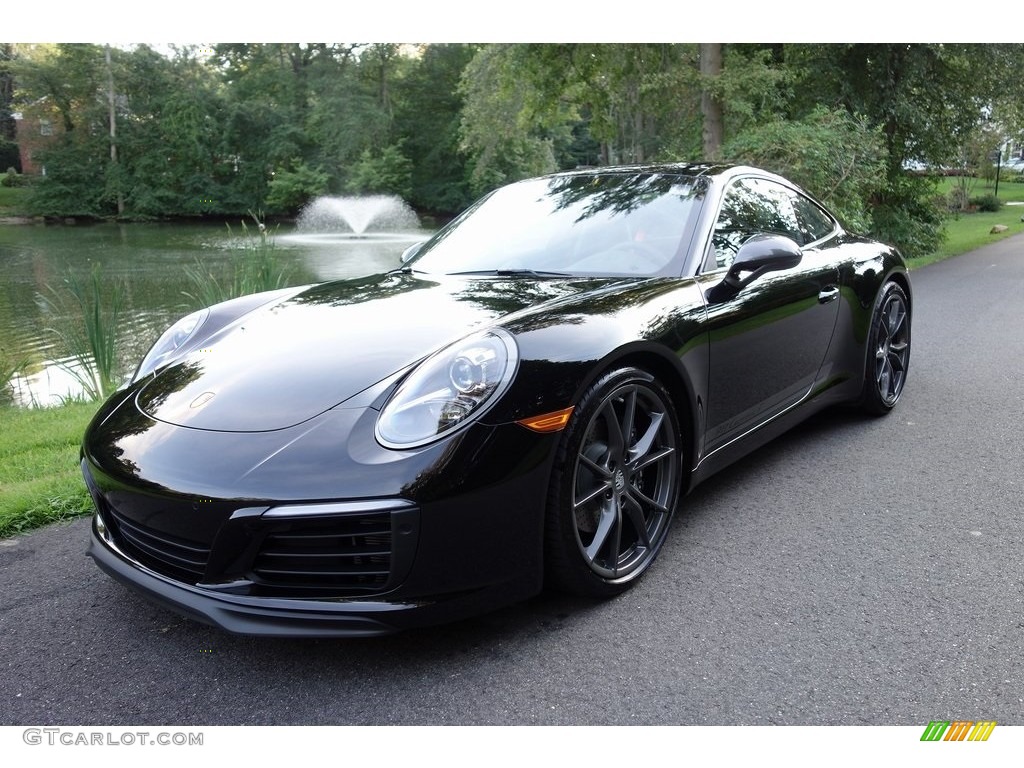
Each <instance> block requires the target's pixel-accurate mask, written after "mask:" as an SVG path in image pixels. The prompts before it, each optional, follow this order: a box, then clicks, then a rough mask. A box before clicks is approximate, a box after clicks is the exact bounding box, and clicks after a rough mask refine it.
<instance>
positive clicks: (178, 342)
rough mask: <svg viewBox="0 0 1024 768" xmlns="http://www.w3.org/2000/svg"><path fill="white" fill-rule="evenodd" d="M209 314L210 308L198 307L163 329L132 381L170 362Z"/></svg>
mask: <svg viewBox="0 0 1024 768" xmlns="http://www.w3.org/2000/svg"><path fill="white" fill-rule="evenodd" d="M209 314H210V310H208V309H200V310H199V311H198V312H193V313H192V314H191V315H185V317H183V318H181V319H180V320H179V321H178V322H176V323H175V324H174V325H172V326H171V327H170V328H168V329H167V330H166V331H164V332H163V334H162V335H161V336H160V338H159V339H157V340H156V343H155V344H154V345H153V346H152V347H150V349H149V352H147V353H146V356H145V357H144V358H143V359H142V362H141V363H139V368H138V370H136V371H135V376H133V377H132V381H133V382H134V381H138V380H139V379H141V378H142V377H143V376H147V375H148V374H150V373H152V372H153V371H155V370H156V369H157V368H159V367H160V366H162V365H164V364H165V363H168V362H170V361H171V360H172V359H173V358H174V355H175V353H176V352H177V351H178V350H179V349H180V348H181V347H182V346H184V345H185V343H186V342H187V341H188V340H189V339H191V338H192V337H193V336H195V334H196V332H197V331H198V330H199V329H200V327H202V325H203V323H204V322H206V318H207V317H208V316H209Z"/></svg>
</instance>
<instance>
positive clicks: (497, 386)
mask: <svg viewBox="0 0 1024 768" xmlns="http://www.w3.org/2000/svg"><path fill="white" fill-rule="evenodd" d="M518 361H519V353H518V349H517V348H516V342H515V340H514V339H513V338H512V336H511V335H509V333H508V332H506V331H503V330H501V329H500V328H495V329H492V330H489V331H485V332H483V333H477V334H474V335H472V336H468V337H466V338H465V339H462V340H461V341H458V342H456V343H455V344H452V345H450V346H448V347H445V348H444V349H442V350H440V351H439V352H436V353H434V354H433V355H431V356H430V357H428V358H427V359H426V360H424V361H423V362H422V363H420V365H419V367H418V368H416V370H414V371H413V372H412V373H411V374H410V375H409V377H408V378H407V379H406V380H405V381H404V382H402V385H401V386H400V387H399V388H398V389H397V390H396V391H395V394H394V395H392V396H391V399H390V400H388V402H387V404H385V406H384V408H383V409H381V412H380V416H379V417H378V418H377V440H378V441H379V442H380V444H381V445H383V446H385V447H387V448H415V447H416V446H420V445H425V444H427V443H429V442H432V441H433V440H436V439H438V438H440V437H443V436H445V435H448V434H450V433H452V432H454V431H456V430H458V429H459V428H461V427H463V426H465V425H467V424H469V423H470V421H471V420H472V419H474V418H476V417H478V416H480V415H481V414H482V413H484V411H486V410H487V408H488V407H489V406H490V404H491V403H493V402H494V401H495V400H496V399H497V398H498V396H499V395H500V394H501V393H502V392H504V391H505V389H506V388H507V387H508V384H509V382H510V381H512V376H513V375H514V374H515V371H516V365H517V363H518Z"/></svg>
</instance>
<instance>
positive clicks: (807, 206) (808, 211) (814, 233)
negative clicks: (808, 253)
mask: <svg viewBox="0 0 1024 768" xmlns="http://www.w3.org/2000/svg"><path fill="white" fill-rule="evenodd" d="M793 207H794V208H795V209H796V215H797V219H798V220H799V222H800V231H801V233H803V242H801V241H800V240H797V242H798V243H800V245H805V244H806V243H813V242H815V241H817V240H821V239H823V238H826V237H828V236H829V235H831V234H832V233H833V232H835V231H836V223H835V221H834V220H833V219H832V217H831V216H829V215H828V214H827V213H825V211H823V210H822V209H821V208H819V207H818V206H817V205H815V204H814V203H813V202H811V201H810V200H808V199H807V198H806V197H804V196H803V195H800V194H797V193H796V192H794V193H793Z"/></svg>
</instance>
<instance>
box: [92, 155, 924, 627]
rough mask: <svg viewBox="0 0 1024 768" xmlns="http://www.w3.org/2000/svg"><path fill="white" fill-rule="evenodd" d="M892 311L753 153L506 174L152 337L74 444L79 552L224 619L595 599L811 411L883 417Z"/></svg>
mask: <svg viewBox="0 0 1024 768" xmlns="http://www.w3.org/2000/svg"><path fill="white" fill-rule="evenodd" d="M911 307H912V299H911V291H910V283H909V280H908V277H907V270H906V267H905V265H904V262H903V260H902V258H901V257H900V255H899V254H898V253H897V252H896V251H895V250H894V249H893V248H891V247H888V246H885V245H881V244H879V243H877V242H872V241H870V240H867V239H864V238H862V237H858V236H855V235H853V234H850V233H848V232H846V231H845V230H844V229H843V228H842V226H841V225H840V224H839V222H838V221H837V220H836V218H835V217H834V216H833V215H832V214H830V213H829V212H828V211H827V210H826V209H825V208H824V207H823V206H822V205H821V204H820V203H818V202H816V201H815V200H814V199H813V198H812V197H810V196H809V195H807V194H806V193H805V192H803V191H801V190H800V189H799V188H797V187H796V186H794V185H793V184H790V183H789V182H787V181H785V180H784V179H782V178H779V177H778V176H775V175H772V174H770V173H766V172H764V171H760V170H757V169H754V168H747V167H727V166H714V165H679V166H663V167H621V168H603V169H597V170H587V171H575V172H570V173H562V174H556V175H552V176H548V177H545V178H540V179H532V180H528V181H522V182H518V183H515V184H511V185H509V186H507V187H504V188H501V189H499V190H497V191H495V192H493V193H491V194H489V195H487V196H486V197H484V198H483V199H482V200H480V201H479V202H477V203H475V204H474V205H473V206H472V207H470V208H469V209H468V210H467V211H466V212H465V213H464V214H462V215H461V216H460V217H459V218H457V219H456V220H455V221H453V222H452V223H451V224H450V225H448V226H446V227H444V228H443V229H441V230H440V231H438V232H437V233H436V234H435V235H434V236H433V237H431V238H430V239H429V240H427V241H426V242H425V243H423V244H421V245H418V246H413V248H411V249H410V250H409V251H408V252H407V253H406V254H405V255H404V256H403V257H402V262H401V264H397V263H396V269H395V270H394V271H392V272H389V273H387V274H381V275H374V276H370V277H365V278H361V279H355V280H346V281H340V282H330V283H324V284H320V285H315V286H307V287H303V288H293V289H287V290H281V291H275V292H273V293H267V294H257V295H252V296H246V297H243V298H239V299H235V300H232V301H228V302H226V303H223V304H218V305H216V306H213V307H210V308H208V309H204V310H202V311H200V312H196V313H194V314H191V315H189V316H187V317H185V318H183V319H182V320H180V321H179V322H178V323H176V324H175V325H174V326H173V327H171V328H170V329H169V330H168V331H167V332H166V333H164V335H163V336H161V338H160V339H159V340H158V341H157V342H156V344H155V345H154V346H153V348H152V349H151V350H150V352H149V353H148V355H147V356H146V357H145V359H144V360H143V361H142V363H141V364H140V365H139V368H138V370H137V371H136V373H135V375H134V377H133V378H132V380H131V382H130V383H128V384H127V385H125V386H124V387H123V388H122V389H121V390H119V391H118V392H117V393H115V394H114V395H113V396H112V397H111V398H110V399H109V400H108V401H107V402H106V403H105V404H104V405H103V407H102V408H101V409H100V411H99V412H98V414H97V415H96V417H95V419H94V420H93V422H92V424H91V425H90V426H89V428H88V431H87V433H86V435H85V440H84V444H83V451H82V470H83V472H84V475H85V480H86V483H87V485H88V487H89V489H90V491H91V493H92V496H93V499H94V501H95V504H96V507H97V513H96V516H95V518H94V523H93V530H92V543H91V547H90V554H91V556H92V557H93V558H95V560H96V562H97V563H98V564H99V565H100V567H101V568H103V569H104V570H105V571H107V572H108V573H109V574H110V575H112V576H114V577H115V578H117V579H119V580H121V581H123V582H125V583H127V584H128V585H130V586H131V587H134V588H135V589H137V590H139V591H140V592H142V593H143V594H145V595H146V596H148V597H149V598H150V599H152V600H155V601H156V602H158V603H161V604H163V605H165V606H168V607H170V608H172V609H174V610H176V611H179V612H181V613H183V614H185V615H188V616H191V617H193V618H195V619H198V620H200V621H204V622H207V623H212V624H214V625H217V626H220V627H222V628H224V629H227V630H229V631H233V632H240V633H248V634H261V635H291V636H299V635H305V636H357V635H374V634H382V633H387V632H393V631H396V630H399V629H402V628H408V627H413V626H421V625H426V624H432V623H438V622H442V621H448V620H452V619H455V618H458V617H462V616H466V615H470V614H473V613H479V612H483V611H486V610H488V609H492V608H495V607H497V606H500V605H503V604H508V603H510V602H513V601H518V600H522V599H525V598H527V597H529V596H531V595H534V594H536V593H538V592H539V591H540V590H541V589H542V587H543V586H544V585H545V584H548V585H551V586H553V587H554V588H558V589H562V590H567V591H569V592H572V593H577V594H583V595H597V596H602V595H614V594H616V593H618V592H621V591H622V590H624V589H626V588H628V587H629V586H630V585H632V584H634V583H635V582H636V581H637V579H639V578H640V577H641V576H642V575H643V574H644V572H645V571H646V570H647V569H648V568H649V567H650V565H651V563H652V562H654V559H655V557H657V555H658V551H659V549H660V548H661V547H662V545H663V543H664V542H665V538H666V533H667V531H668V529H669V524H670V522H671V520H672V516H673V513H674V512H675V510H676V508H677V505H678V503H679V500H680V497H681V496H682V495H683V494H684V493H686V492H687V491H688V490H689V489H691V488H693V487H694V486H695V485H696V484H697V483H699V482H701V481H702V480H704V479H706V478H707V477H708V476H710V475H711V474H712V473H714V472H715V471H716V470H718V469H720V468H722V467H724V466H725V465H727V464H729V463H731V462H733V461H735V460H736V459H738V458H739V457H741V456H743V455H744V454H747V453H748V452H750V451H751V450H753V449H754V448H756V447H758V446H759V445H761V444H763V443H764V442H765V441H767V440H769V439H770V438H772V437H773V436H775V435H778V434H779V433H781V432H782V431H784V430H786V429H788V428H790V427H792V426H793V425H794V424H796V423H797V422H799V421H800V420H802V419H804V418H806V417H807V416H808V415H810V414H811V413H814V412H816V411H818V410H821V409H822V408H824V407H826V406H829V405H832V404H839V403H846V404H854V405H858V406H859V407H861V408H863V409H864V410H865V411H867V412H868V413H870V414H884V413H886V412H888V411H889V410H890V409H891V408H893V406H895V405H896V403H897V401H898V400H899V398H900V395H901V393H902V392H903V389H904V385H905V382H906V376H907V366H908V362H909V356H910V325H911V324H910V314H911Z"/></svg>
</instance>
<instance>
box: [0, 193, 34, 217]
mask: <svg viewBox="0 0 1024 768" xmlns="http://www.w3.org/2000/svg"><path fill="white" fill-rule="evenodd" d="M27 196H28V189H27V188H26V187H3V186H0V216H27V215H28V213H27V209H26V207H25V202H24V201H25V198H26V197H27Z"/></svg>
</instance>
